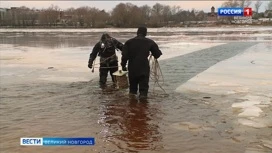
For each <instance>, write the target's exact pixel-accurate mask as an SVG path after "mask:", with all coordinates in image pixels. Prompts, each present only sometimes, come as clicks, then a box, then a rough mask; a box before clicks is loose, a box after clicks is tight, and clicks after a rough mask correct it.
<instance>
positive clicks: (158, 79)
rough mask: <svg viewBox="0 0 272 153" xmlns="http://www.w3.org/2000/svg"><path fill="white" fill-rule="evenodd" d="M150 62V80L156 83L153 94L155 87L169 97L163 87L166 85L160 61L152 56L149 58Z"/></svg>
mask: <svg viewBox="0 0 272 153" xmlns="http://www.w3.org/2000/svg"><path fill="white" fill-rule="evenodd" d="M148 60H149V64H150V79H151V80H152V81H154V86H153V93H155V87H156V86H158V87H159V88H160V89H161V90H162V91H163V92H164V94H165V95H168V94H167V93H166V91H165V90H164V89H163V87H162V85H163V84H164V77H163V74H162V71H161V67H160V64H159V62H158V60H157V59H155V58H154V57H153V56H152V55H150V56H149V59H148ZM161 83H162V84H161Z"/></svg>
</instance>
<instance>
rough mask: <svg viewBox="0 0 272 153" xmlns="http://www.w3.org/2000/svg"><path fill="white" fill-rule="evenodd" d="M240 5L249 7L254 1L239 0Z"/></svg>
mask: <svg viewBox="0 0 272 153" xmlns="http://www.w3.org/2000/svg"><path fill="white" fill-rule="evenodd" d="M238 3H239V6H240V7H249V6H250V5H251V3H252V1H251V0H239V2H238Z"/></svg>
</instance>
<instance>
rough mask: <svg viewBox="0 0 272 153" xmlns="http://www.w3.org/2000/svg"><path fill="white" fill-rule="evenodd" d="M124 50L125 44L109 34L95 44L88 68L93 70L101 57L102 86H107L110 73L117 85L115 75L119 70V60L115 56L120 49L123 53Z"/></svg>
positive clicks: (100, 73)
mask: <svg viewBox="0 0 272 153" xmlns="http://www.w3.org/2000/svg"><path fill="white" fill-rule="evenodd" d="M122 48H123V44H122V43H121V42H119V41H118V40H116V39H114V38H113V37H111V36H110V35H109V34H107V33H104V34H103V35H102V37H101V39H100V41H99V42H98V43H96V44H95V46H94V48H93V50H92V53H91V54H90V58H89V63H88V67H89V68H90V69H92V67H93V61H94V60H95V58H96V57H97V55H98V56H100V68H99V76H100V79H99V83H100V85H105V84H106V82H107V77H108V72H110V75H111V78H112V81H113V82H114V83H115V79H114V76H113V73H114V72H116V71H117V70H118V58H117V56H116V54H115V50H116V49H119V50H121V51H122Z"/></svg>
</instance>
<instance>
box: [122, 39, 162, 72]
mask: <svg viewBox="0 0 272 153" xmlns="http://www.w3.org/2000/svg"><path fill="white" fill-rule="evenodd" d="M150 52H151V54H152V55H153V56H154V57H155V58H156V59H157V58H159V57H160V56H161V55H162V52H161V51H160V50H159V47H158V45H157V44H156V43H155V42H154V41H153V40H151V39H148V38H145V36H143V35H138V36H136V37H135V38H132V39H130V40H128V41H127V42H126V43H125V45H124V47H123V51H122V62H121V65H122V67H125V66H126V64H127V61H128V71H129V74H130V75H134V76H141V75H149V73H150V66H149V61H148V57H149V55H150Z"/></svg>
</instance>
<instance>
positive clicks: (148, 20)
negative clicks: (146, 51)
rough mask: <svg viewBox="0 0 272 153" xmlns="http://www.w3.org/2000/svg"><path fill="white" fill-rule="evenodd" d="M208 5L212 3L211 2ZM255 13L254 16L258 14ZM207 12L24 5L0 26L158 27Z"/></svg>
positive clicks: (231, 2) (234, 0)
mask: <svg viewBox="0 0 272 153" xmlns="http://www.w3.org/2000/svg"><path fill="white" fill-rule="evenodd" d="M251 4H252V1H251V0H228V1H226V2H224V3H223V4H222V6H225V7H248V6H250V5H251ZM261 5H262V2H261V1H259V0H258V1H256V2H255V4H254V8H253V9H254V10H256V12H257V14H258V13H259V8H260V6H261ZM211 7H212V4H211ZM267 9H268V10H272V1H271V2H269V3H268V4H267ZM262 16H263V15H262V14H258V17H262ZM206 18H207V13H205V12H204V11H203V10H196V9H191V10H184V9H182V8H181V7H179V6H169V5H162V4H160V3H156V4H155V5H153V6H152V7H150V6H148V5H143V6H140V7H139V6H137V5H134V4H132V3H119V4H117V5H116V6H115V7H114V8H113V9H112V10H111V11H109V12H106V11H105V10H100V9H98V8H96V7H90V6H84V7H79V8H68V9H65V10H62V9H61V8H60V7H58V6H56V5H51V6H50V7H49V8H47V9H42V10H37V9H35V8H32V9H30V8H28V7H25V6H22V7H19V8H16V9H10V10H9V11H8V12H7V13H6V14H5V15H4V16H2V17H1V24H0V25H1V26H35V25H39V26H57V25H62V26H68V27H92V28H104V27H137V26H139V25H147V26H150V27H161V26H168V25H175V24H179V23H181V22H186V21H204V20H205V19H206Z"/></svg>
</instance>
